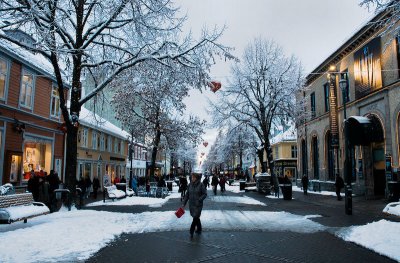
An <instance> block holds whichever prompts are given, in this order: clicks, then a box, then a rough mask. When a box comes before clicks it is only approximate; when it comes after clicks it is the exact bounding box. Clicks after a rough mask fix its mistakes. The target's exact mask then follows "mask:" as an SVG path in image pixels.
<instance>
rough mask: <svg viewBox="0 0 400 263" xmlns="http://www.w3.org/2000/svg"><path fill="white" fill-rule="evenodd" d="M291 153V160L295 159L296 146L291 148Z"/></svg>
mask: <svg viewBox="0 0 400 263" xmlns="http://www.w3.org/2000/svg"><path fill="white" fill-rule="evenodd" d="M291 152H292V155H291V156H292V158H297V146H296V145H292V146H291Z"/></svg>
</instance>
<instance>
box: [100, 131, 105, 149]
mask: <svg viewBox="0 0 400 263" xmlns="http://www.w3.org/2000/svg"><path fill="white" fill-rule="evenodd" d="M104 148H105V138H104V134H102V135H100V150H101V151H104Z"/></svg>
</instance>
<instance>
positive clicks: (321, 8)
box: [176, 0, 372, 151]
mask: <svg viewBox="0 0 400 263" xmlns="http://www.w3.org/2000/svg"><path fill="white" fill-rule="evenodd" d="M359 2H360V0H176V4H177V5H178V6H180V7H181V11H182V13H184V14H187V17H188V20H187V23H186V25H185V30H186V31H189V30H192V32H193V33H194V36H196V35H198V34H199V32H200V31H201V29H202V28H203V27H204V26H205V25H206V26H208V27H210V28H212V27H213V26H214V25H217V26H219V27H223V26H224V25H225V26H226V27H227V29H226V31H225V32H224V34H223V36H222V37H221V39H220V42H221V43H223V44H225V45H228V46H231V47H234V48H235V51H234V54H235V55H236V56H237V57H239V58H240V57H241V54H242V52H243V50H244V48H245V47H246V45H247V44H248V43H249V42H250V41H252V40H253V39H254V38H255V37H259V36H261V37H263V38H266V39H273V40H274V41H275V42H277V43H278V44H279V45H281V46H282V47H283V48H284V50H285V53H286V54H287V55H292V54H293V55H295V56H297V57H298V58H299V59H300V61H301V62H302V64H303V66H304V68H305V71H306V72H305V73H309V72H311V71H312V70H313V69H314V68H316V67H317V66H318V65H319V64H320V63H321V62H322V61H323V60H324V59H325V58H327V57H328V56H329V55H330V54H331V53H332V52H333V51H335V50H336V49H337V48H338V47H339V46H340V45H341V44H342V43H344V41H345V40H347V39H348V38H349V37H351V36H352V35H353V34H354V33H355V32H356V31H357V29H359V28H360V27H361V26H362V25H363V24H365V23H366V21H368V19H369V18H370V17H371V16H372V14H371V13H370V12H369V11H368V10H367V9H366V8H365V7H360V6H359ZM229 69H230V63H229V62H226V63H225V62H221V63H217V65H216V66H215V67H214V68H213V69H212V76H213V78H214V79H216V80H219V81H221V82H222V86H223V85H224V83H226V78H228V77H229V74H230V70H229ZM222 88H223V87H222ZM213 95H214V94H213V93H212V92H210V91H205V92H203V93H200V92H197V91H195V92H192V93H191V96H190V98H188V99H187V100H186V104H187V106H188V111H189V112H191V113H193V114H196V115H198V116H200V117H201V118H203V119H206V120H210V118H209V116H208V115H207V113H206V111H205V108H206V107H207V100H206V97H208V98H210V99H213V97H214V96H213ZM215 135H216V132H215V130H207V132H206V135H205V136H204V139H205V140H207V141H208V142H210V144H211V143H212V142H213V140H214V138H215ZM202 148H203V147H201V148H200V151H204V150H208V149H202ZM208 148H209V147H208Z"/></svg>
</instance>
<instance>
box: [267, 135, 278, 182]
mask: <svg viewBox="0 0 400 263" xmlns="http://www.w3.org/2000/svg"><path fill="white" fill-rule="evenodd" d="M264 149H265V152H266V153H267V162H268V168H269V172H270V174H271V178H272V181H273V183H274V188H275V189H279V183H278V179H277V178H276V175H275V171H274V168H275V164H274V160H273V157H272V148H271V144H270V142H269V140H266V141H265V144H264Z"/></svg>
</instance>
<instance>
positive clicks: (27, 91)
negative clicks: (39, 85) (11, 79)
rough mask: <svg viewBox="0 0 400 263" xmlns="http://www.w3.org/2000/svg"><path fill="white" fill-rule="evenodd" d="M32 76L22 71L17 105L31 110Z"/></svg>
mask: <svg viewBox="0 0 400 263" xmlns="http://www.w3.org/2000/svg"><path fill="white" fill-rule="evenodd" d="M33 88H34V76H33V74H32V73H30V72H28V71H24V72H23V74H22V80H21V94H20V99H19V104H20V105H21V106H23V107H26V108H29V109H31V108H32V105H33V92H34V90H33Z"/></svg>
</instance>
